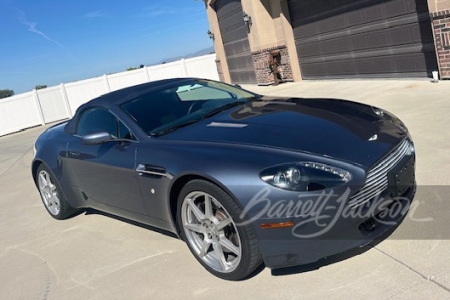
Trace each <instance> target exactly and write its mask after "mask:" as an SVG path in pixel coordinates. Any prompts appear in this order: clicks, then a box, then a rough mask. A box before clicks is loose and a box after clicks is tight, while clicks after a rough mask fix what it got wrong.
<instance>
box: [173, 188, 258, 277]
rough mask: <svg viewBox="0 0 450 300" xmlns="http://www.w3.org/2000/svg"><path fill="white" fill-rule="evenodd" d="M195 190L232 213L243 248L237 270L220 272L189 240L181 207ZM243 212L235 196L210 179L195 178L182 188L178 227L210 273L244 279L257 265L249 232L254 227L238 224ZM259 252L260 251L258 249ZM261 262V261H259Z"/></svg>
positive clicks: (178, 207)
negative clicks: (203, 258)
mask: <svg viewBox="0 0 450 300" xmlns="http://www.w3.org/2000/svg"><path fill="white" fill-rule="evenodd" d="M193 191H200V192H205V193H208V194H209V195H211V196H212V197H214V198H215V199H216V200H217V201H219V202H220V204H221V205H223V207H224V208H225V209H226V211H227V212H228V213H229V214H230V217H231V218H232V219H233V222H234V223H235V226H236V229H237V231H238V233H239V237H240V243H241V248H242V254H241V259H240V262H239V265H238V266H237V268H236V269H235V270H233V271H232V272H229V273H222V272H218V271H216V270H214V269H212V268H211V267H209V266H208V265H207V264H206V263H205V262H204V261H203V260H202V259H201V258H200V257H199V256H198V255H197V254H196V253H195V251H194V250H193V249H192V247H191V245H190V244H189V242H188V241H187V238H186V233H185V231H184V228H183V224H182V218H181V207H182V205H183V201H184V199H185V198H186V196H187V195H188V194H189V193H191V192H193ZM240 213H241V209H240V208H239V206H238V205H237V204H236V202H235V201H234V200H233V198H232V197H231V196H230V195H229V194H228V193H226V192H225V191H224V190H222V189H221V188H219V187H218V186H216V185H215V184H213V183H210V182H208V181H203V180H193V181H191V182H189V183H187V184H186V185H185V186H184V187H183V188H182V190H181V192H180V194H179V196H178V205H177V225H178V229H179V231H180V235H181V237H182V239H183V240H184V241H185V242H186V244H187V245H188V247H189V250H190V251H191V252H192V254H193V255H194V256H195V258H196V259H197V261H199V262H200V263H201V264H202V266H203V267H204V268H205V269H207V270H208V271H209V272H210V273H212V274H214V275H215V276H217V277H220V278H222V279H227V280H241V279H244V278H245V277H247V276H248V275H249V273H251V272H252V271H253V270H254V269H255V268H256V267H257V266H256V267H253V266H251V261H252V260H251V255H252V253H251V252H252V251H255V249H252V247H251V245H250V243H249V242H250V239H251V238H252V235H251V234H249V233H251V232H252V231H253V228H251V227H250V226H251V225H245V226H238V225H236V223H238V222H237V220H239V219H238V217H239V215H240ZM258 250H259V249H258ZM258 253H259V251H258ZM259 264H260V263H259ZM259 264H258V265H259Z"/></svg>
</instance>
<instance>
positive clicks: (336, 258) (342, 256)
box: [76, 208, 404, 280]
mask: <svg viewBox="0 0 450 300" xmlns="http://www.w3.org/2000/svg"><path fill="white" fill-rule="evenodd" d="M83 213H84V214H85V215H101V216H105V217H109V218H113V219H116V220H118V221H122V222H125V223H128V224H130V225H134V226H138V227H141V228H144V229H147V230H151V231H154V232H157V233H160V234H162V235H165V236H168V237H172V238H175V239H179V238H178V236H177V235H176V234H174V233H172V232H170V231H166V230H163V229H160V228H157V227H154V226H150V225H146V224H142V223H139V222H136V221H132V220H129V219H125V218H122V217H119V216H116V215H112V214H109V213H106V212H103V211H99V210H95V209H92V208H87V209H84V210H82V211H79V212H78V213H77V214H76V215H80V214H83ZM403 220H404V218H403V219H402V220H401V221H400V222H399V223H398V224H397V225H396V226H393V227H391V228H390V229H388V230H387V231H385V232H384V233H383V234H381V235H380V236H378V237H377V238H375V239H374V240H373V241H372V242H370V243H369V244H367V245H366V246H364V247H360V248H354V249H351V250H348V251H346V252H343V253H339V254H335V255H332V256H329V257H326V258H322V259H320V260H318V261H316V262H314V263H310V264H305V265H300V266H293V267H286V268H279V269H272V270H271V273H272V276H286V275H294V274H300V273H306V272H310V271H314V270H318V269H320V268H322V267H325V266H328V265H331V264H335V263H338V262H341V261H343V260H346V259H349V258H351V257H354V256H357V255H360V254H363V253H365V252H367V251H368V250H370V249H372V248H374V247H376V246H377V245H378V244H379V243H381V242H382V241H384V240H385V239H387V238H388V237H389V236H390V235H391V234H392V233H393V232H394V231H395V230H396V229H397V227H398V226H400V224H401V223H402V222H403ZM265 268H266V266H265V265H264V262H262V263H261V265H259V266H258V267H257V268H256V269H255V270H254V271H253V272H252V273H250V274H249V275H248V276H247V277H245V278H244V279H243V280H248V279H251V278H253V277H255V276H257V275H258V274H259V273H261V272H262V271H263V270H264V269H265Z"/></svg>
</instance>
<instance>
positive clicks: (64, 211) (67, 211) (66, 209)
mask: <svg viewBox="0 0 450 300" xmlns="http://www.w3.org/2000/svg"><path fill="white" fill-rule="evenodd" d="M41 171H45V172H47V174H48V175H49V176H50V178H51V180H52V183H53V184H54V185H55V187H56V191H57V192H58V199H59V205H60V209H59V212H58V214H56V215H54V214H52V213H51V212H50V210H49V209H48V207H47V205H45V200H44V198H43V196H42V194H41V189H40V187H39V173H40V172H41ZM36 186H37V188H38V191H39V196H41V200H42V204H44V207H45V209H46V210H47V212H48V213H49V215H50V216H52V217H53V218H55V219H57V220H63V219H66V218H67V217H68V216H70V215H71V214H73V213H74V209H73V208H72V207H71V206H70V205H69V204H68V203H67V201H66V198H65V197H64V194H63V192H62V189H61V186H60V184H59V181H58V179H57V178H56V176H55V175H54V174H53V172H52V171H51V170H50V169H49V168H48V167H47V166H46V165H45V164H43V163H42V164H41V165H40V166H39V167H38V168H37V171H36Z"/></svg>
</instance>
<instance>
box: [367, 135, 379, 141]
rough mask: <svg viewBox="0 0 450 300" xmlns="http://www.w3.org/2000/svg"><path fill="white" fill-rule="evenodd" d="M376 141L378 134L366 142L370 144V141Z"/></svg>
mask: <svg viewBox="0 0 450 300" xmlns="http://www.w3.org/2000/svg"><path fill="white" fill-rule="evenodd" d="M377 139H378V134H374V135H373V136H371V137H370V138H369V139H368V141H369V142H372V141H376V140H377Z"/></svg>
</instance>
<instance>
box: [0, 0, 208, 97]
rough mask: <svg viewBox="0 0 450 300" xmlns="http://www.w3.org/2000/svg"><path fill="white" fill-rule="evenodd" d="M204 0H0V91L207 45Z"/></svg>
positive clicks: (130, 64) (96, 73)
mask: <svg viewBox="0 0 450 300" xmlns="http://www.w3.org/2000/svg"><path fill="white" fill-rule="evenodd" d="M208 28H209V25H208V19H207V16H206V10H205V6H204V3H203V1H194V0H146V1H143V0H128V1H123V0H121V1H111V0H108V1H106V0H95V1H93V0H90V1H86V0H76V1H61V0H59V1H56V0H53V1H50V0H0V39H1V40H0V90H1V89H12V90H14V92H15V93H16V94H19V93H22V92H26V91H30V90H32V89H33V88H34V87H35V86H36V85H48V86H53V85H58V84H60V83H68V82H72V81H76V80H81V79H86V78H90V77H95V76H101V75H103V74H109V73H115V72H122V71H125V70H126V69H127V68H129V67H138V66H139V65H141V64H143V65H151V64H155V63H157V62H159V61H161V60H163V59H166V58H171V57H176V56H181V55H185V54H190V53H193V52H196V51H198V50H202V49H205V48H208V47H211V46H212V41H211V40H210V39H209V38H208V35H207V33H206V32H207V31H208Z"/></svg>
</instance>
